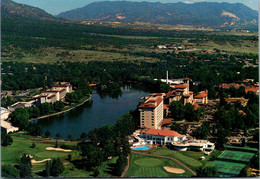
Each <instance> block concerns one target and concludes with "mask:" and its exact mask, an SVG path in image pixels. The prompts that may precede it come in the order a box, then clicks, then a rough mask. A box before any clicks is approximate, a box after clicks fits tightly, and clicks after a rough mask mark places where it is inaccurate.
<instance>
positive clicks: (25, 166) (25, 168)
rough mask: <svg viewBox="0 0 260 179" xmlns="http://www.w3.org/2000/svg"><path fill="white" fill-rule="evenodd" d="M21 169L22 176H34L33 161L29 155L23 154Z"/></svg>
mask: <svg viewBox="0 0 260 179" xmlns="http://www.w3.org/2000/svg"><path fill="white" fill-rule="evenodd" d="M19 169H20V177H21V178H28V177H31V176H32V163H31V158H30V156H29V155H28V156H26V155H25V154H23V156H22V158H21V163H20V166H19Z"/></svg>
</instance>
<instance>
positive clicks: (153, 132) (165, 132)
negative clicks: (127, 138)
mask: <svg viewBox="0 0 260 179" xmlns="http://www.w3.org/2000/svg"><path fill="white" fill-rule="evenodd" d="M143 133H144V134H150V135H159V136H170V137H178V136H182V135H181V134H179V133H178V132H175V131H172V130H161V129H148V130H146V131H143Z"/></svg>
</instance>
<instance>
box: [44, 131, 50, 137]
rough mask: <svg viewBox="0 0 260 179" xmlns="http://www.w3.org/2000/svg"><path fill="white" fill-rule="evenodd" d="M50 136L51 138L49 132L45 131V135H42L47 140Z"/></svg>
mask: <svg viewBox="0 0 260 179" xmlns="http://www.w3.org/2000/svg"><path fill="white" fill-rule="evenodd" d="M50 136H51V133H50V131H48V130H47V131H46V132H45V134H44V137H45V138H49V137H50Z"/></svg>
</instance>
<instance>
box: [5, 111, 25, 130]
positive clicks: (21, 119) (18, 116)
mask: <svg viewBox="0 0 260 179" xmlns="http://www.w3.org/2000/svg"><path fill="white" fill-rule="evenodd" d="M9 117H10V118H11V122H12V124H13V125H14V126H17V127H19V129H22V130H24V129H26V128H27V126H28V125H29V111H28V109H27V108H17V109H15V111H14V112H12V113H11V114H10V115H9Z"/></svg>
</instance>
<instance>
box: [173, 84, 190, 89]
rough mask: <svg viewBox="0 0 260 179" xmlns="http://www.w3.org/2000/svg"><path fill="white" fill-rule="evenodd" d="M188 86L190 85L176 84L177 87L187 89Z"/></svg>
mask: <svg viewBox="0 0 260 179" xmlns="http://www.w3.org/2000/svg"><path fill="white" fill-rule="evenodd" d="M187 87H188V85H187V84H179V85H176V86H175V88H176V89H185V88H187Z"/></svg>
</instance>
